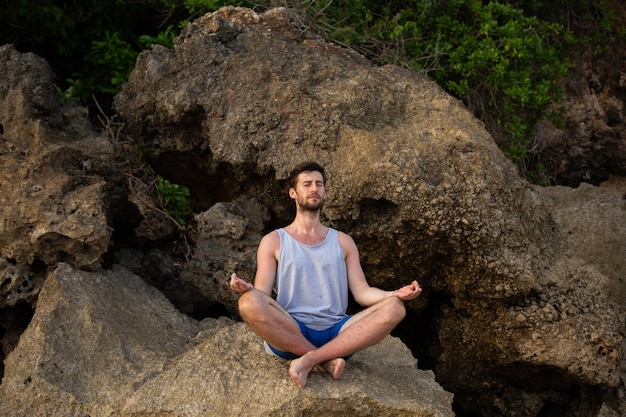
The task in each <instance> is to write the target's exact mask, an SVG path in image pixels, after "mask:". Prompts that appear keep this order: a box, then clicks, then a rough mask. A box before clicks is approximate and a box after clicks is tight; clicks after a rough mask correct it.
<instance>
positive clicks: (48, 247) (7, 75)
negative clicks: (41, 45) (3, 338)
mask: <svg viewBox="0 0 626 417" xmlns="http://www.w3.org/2000/svg"><path fill="white" fill-rule="evenodd" d="M0 72H1V73H2V79H1V80H0V218H1V219H2V221H0V259H1V260H0V279H1V281H2V286H1V287H0V308H1V307H3V306H7V305H9V306H12V305H15V304H16V303H17V302H18V301H20V300H24V301H27V302H32V301H33V300H34V299H35V298H36V294H37V292H38V291H39V288H40V287H41V283H42V275H43V272H44V271H45V268H46V266H47V265H54V264H56V263H57V262H68V263H70V264H72V265H75V266H77V267H80V268H85V269H94V268H97V267H99V266H100V261H101V256H102V254H103V253H105V252H106V251H107V250H108V246H109V242H110V238H111V232H112V229H111V226H112V224H111V219H112V217H113V216H111V211H112V210H114V209H115V208H116V207H120V203H119V202H120V201H121V200H122V198H123V196H124V193H123V190H122V188H121V187H120V184H123V182H122V181H121V175H120V173H119V171H118V170H117V169H116V165H115V162H114V147H113V144H112V143H111V142H110V141H109V140H108V139H106V138H103V137H99V136H97V135H96V134H95V133H94V132H93V130H92V127H91V124H90V122H89V119H88V117H87V115H88V114H87V109H85V108H84V107H80V106H77V105H76V104H71V103H63V102H62V101H61V99H60V97H59V94H58V93H57V92H56V90H55V88H54V84H53V78H54V74H53V73H52V71H51V70H50V67H49V66H48V64H47V63H46V62H45V61H43V60H42V59H41V58H39V57H37V56H35V55H33V54H21V53H19V52H17V51H16V50H15V49H14V48H13V47H12V46H10V45H5V46H2V47H0Z"/></svg>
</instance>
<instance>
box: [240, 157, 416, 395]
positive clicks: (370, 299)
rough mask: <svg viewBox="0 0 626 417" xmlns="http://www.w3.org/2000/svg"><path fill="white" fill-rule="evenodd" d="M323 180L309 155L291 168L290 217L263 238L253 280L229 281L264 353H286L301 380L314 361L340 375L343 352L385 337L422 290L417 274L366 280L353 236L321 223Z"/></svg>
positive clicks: (300, 383)
mask: <svg viewBox="0 0 626 417" xmlns="http://www.w3.org/2000/svg"><path fill="white" fill-rule="evenodd" d="M325 185H326V174H325V171H324V168H322V167H321V166H320V165H319V164H317V163H315V162H305V163H302V164H300V165H298V166H297V167H296V168H295V169H294V170H293V171H292V172H291V174H290V176H289V196H290V197H291V198H292V199H293V200H294V201H295V204H296V216H295V219H294V220H293V222H292V223H291V224H290V225H289V226H287V227H285V228H282V229H278V230H274V231H272V232H270V233H269V234H267V235H265V236H264V237H263V239H261V242H260V244H259V248H258V251H257V272H256V276H255V279H254V286H253V285H252V284H250V283H248V282H246V281H244V280H242V279H241V278H239V277H237V275H236V274H232V276H231V282H230V286H231V288H232V289H233V290H234V291H236V292H238V293H240V294H241V297H240V298H239V312H240V314H241V316H242V318H243V320H244V321H245V322H246V323H247V324H248V326H250V328H251V329H252V331H254V332H255V333H256V334H257V335H259V336H260V337H261V338H262V339H263V340H264V341H265V343H264V344H265V348H266V351H267V352H268V353H270V354H274V355H277V356H280V357H282V358H285V359H292V361H291V364H290V366H289V375H290V376H291V378H292V379H293V380H294V381H295V382H296V383H297V384H298V386H300V387H304V386H305V385H306V382H307V377H308V374H309V372H310V371H311V369H313V368H314V367H315V366H316V365H321V366H322V367H323V368H324V369H325V370H326V371H327V372H329V373H330V374H331V375H332V376H333V378H335V379H339V378H341V376H342V374H343V371H344V367H345V363H346V362H345V359H346V358H348V357H349V356H350V355H352V354H353V353H355V352H357V351H359V350H361V349H364V348H366V347H369V346H372V345H374V344H376V343H378V342H380V341H381V340H383V339H384V338H385V337H387V336H388V335H389V333H390V332H391V330H393V328H394V327H396V325H397V324H398V323H399V322H400V321H401V320H402V319H403V318H404V316H405V313H406V311H405V307H404V303H403V300H412V299H414V298H416V297H417V296H418V295H419V294H420V293H421V292H422V289H421V288H420V286H419V285H418V283H417V281H413V282H412V283H411V284H409V285H406V286H404V287H402V288H400V289H397V290H395V291H383V290H381V289H379V288H376V287H371V286H369V284H368V283H367V281H366V279H365V274H364V273H363V270H362V268H361V262H360V260H359V252H358V249H357V247H356V245H355V243H354V241H353V240H352V238H351V237H350V236H348V235H347V234H345V233H342V232H339V231H337V230H335V229H332V228H329V227H326V226H324V225H323V224H322V223H321V222H320V211H321V209H322V206H323V205H324V201H325V199H326V190H325ZM273 290H275V291H276V299H273V298H272V291H273ZM348 290H349V291H350V292H351V293H352V295H353V296H354V299H355V300H356V302H358V303H359V304H360V305H361V306H364V307H367V308H365V309H364V310H362V311H360V312H359V313H357V314H355V315H353V316H349V315H347V314H346V309H347V307H348Z"/></svg>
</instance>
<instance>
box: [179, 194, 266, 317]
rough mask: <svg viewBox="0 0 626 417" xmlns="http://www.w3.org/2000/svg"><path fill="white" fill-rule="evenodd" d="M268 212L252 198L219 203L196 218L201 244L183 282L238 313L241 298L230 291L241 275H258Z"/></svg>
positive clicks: (183, 275) (187, 268) (183, 274)
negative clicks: (232, 280)
mask: <svg viewBox="0 0 626 417" xmlns="http://www.w3.org/2000/svg"><path fill="white" fill-rule="evenodd" d="M268 220H269V216H268V214H267V208H265V207H264V206H262V205H261V204H260V203H259V202H258V201H256V200H254V199H252V198H245V197H243V198H240V199H238V200H235V201H233V202H232V203H217V204H215V205H214V206H213V207H211V208H210V209H209V210H207V211H205V212H203V213H200V214H198V215H197V216H196V221H197V234H198V236H197V241H198V244H197V245H196V247H195V250H194V256H193V257H192V259H190V260H189V262H187V263H186V264H185V265H184V267H183V271H182V272H181V275H180V280H181V281H182V282H184V283H186V284H187V285H188V286H190V287H192V288H197V289H198V291H200V292H201V293H202V294H205V295H206V297H208V298H209V299H210V300H211V301H212V302H213V303H214V304H219V305H223V306H225V307H226V308H228V309H229V310H231V311H236V310H237V300H238V299H239V297H238V295H237V294H236V293H235V292H233V291H232V290H231V289H230V276H231V274H232V273H233V272H235V271H237V272H238V273H239V274H240V275H242V276H243V277H252V276H254V272H255V271H256V248H257V246H258V245H259V242H260V241H261V238H262V237H263V227H264V221H268Z"/></svg>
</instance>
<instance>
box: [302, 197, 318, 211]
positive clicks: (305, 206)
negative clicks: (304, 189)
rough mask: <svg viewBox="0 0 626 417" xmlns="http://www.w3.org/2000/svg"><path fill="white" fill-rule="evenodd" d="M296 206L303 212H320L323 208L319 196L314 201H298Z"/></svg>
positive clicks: (306, 198) (307, 199) (306, 199)
mask: <svg viewBox="0 0 626 417" xmlns="http://www.w3.org/2000/svg"><path fill="white" fill-rule="evenodd" d="M298 205H299V206H300V208H301V209H302V210H304V211H320V210H321V209H322V207H324V199H323V198H322V197H321V196H320V195H318V198H317V199H316V200H310V199H309V198H308V197H305V198H301V199H299V200H298Z"/></svg>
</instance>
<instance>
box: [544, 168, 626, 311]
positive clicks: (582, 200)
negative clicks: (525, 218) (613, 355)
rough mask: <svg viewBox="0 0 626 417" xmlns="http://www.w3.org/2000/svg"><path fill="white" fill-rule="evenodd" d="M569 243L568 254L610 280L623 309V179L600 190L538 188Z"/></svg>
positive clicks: (625, 204) (588, 187)
mask: <svg viewBox="0 0 626 417" xmlns="http://www.w3.org/2000/svg"><path fill="white" fill-rule="evenodd" d="M538 190H539V192H540V193H542V194H543V195H544V196H545V197H546V199H545V200H546V203H547V204H548V206H549V207H550V210H551V211H552V214H553V217H554V219H555V220H556V222H557V223H558V224H559V230H561V233H562V234H563V236H564V237H565V239H566V240H567V242H568V248H569V250H570V251H571V252H572V253H574V254H575V255H576V256H577V257H579V258H580V259H582V260H584V261H585V262H587V263H588V264H590V265H593V266H595V267H596V269H597V270H598V271H600V272H601V273H602V274H604V275H606V277H607V278H609V280H610V288H611V291H610V292H611V295H612V296H613V298H614V299H615V301H617V302H618V303H619V304H620V305H621V306H622V307H626V282H625V280H626V264H625V263H624V260H625V259H626V244H625V242H626V221H625V219H626V178H624V177H622V178H620V177H613V178H611V179H610V180H609V181H606V182H604V183H602V184H601V186H600V187H596V186H592V185H590V184H580V186H579V187H578V188H569V187H546V188H538Z"/></svg>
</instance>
